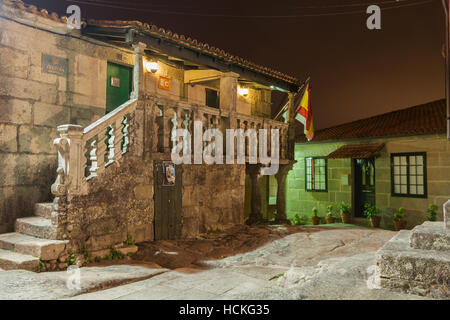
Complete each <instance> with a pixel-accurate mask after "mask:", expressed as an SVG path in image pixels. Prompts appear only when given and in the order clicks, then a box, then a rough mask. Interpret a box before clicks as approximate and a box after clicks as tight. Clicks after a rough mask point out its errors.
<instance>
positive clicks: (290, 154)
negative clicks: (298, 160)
mask: <svg viewBox="0 0 450 320" xmlns="http://www.w3.org/2000/svg"><path fill="white" fill-rule="evenodd" d="M288 95H289V106H288V112H287V114H288V121H287V122H288V124H289V127H288V139H287V158H288V159H289V160H294V149H295V127H294V116H295V105H294V93H292V92H289V94H288Z"/></svg>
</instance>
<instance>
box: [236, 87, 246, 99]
mask: <svg viewBox="0 0 450 320" xmlns="http://www.w3.org/2000/svg"><path fill="white" fill-rule="evenodd" d="M238 93H239V94H240V95H241V96H244V97H246V96H248V89H247V88H241V87H238Z"/></svg>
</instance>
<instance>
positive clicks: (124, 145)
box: [120, 115, 130, 154]
mask: <svg viewBox="0 0 450 320" xmlns="http://www.w3.org/2000/svg"><path fill="white" fill-rule="evenodd" d="M129 118H130V117H129V116H128V115H127V116H125V117H123V120H122V122H121V125H122V130H121V131H122V141H121V147H120V149H121V151H122V154H124V153H127V151H128V145H129V144H130V139H129V131H128V130H129V127H130V125H129V124H128V122H129Z"/></svg>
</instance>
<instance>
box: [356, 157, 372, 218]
mask: <svg viewBox="0 0 450 320" xmlns="http://www.w3.org/2000/svg"><path fill="white" fill-rule="evenodd" d="M353 165H354V170H355V183H354V186H355V193H354V194H355V210H354V213H355V217H365V216H364V205H365V204H366V203H368V204H370V205H373V206H374V205H375V158H367V159H353Z"/></svg>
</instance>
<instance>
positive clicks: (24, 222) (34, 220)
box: [15, 217, 56, 240]
mask: <svg viewBox="0 0 450 320" xmlns="http://www.w3.org/2000/svg"><path fill="white" fill-rule="evenodd" d="M15 231H16V232H18V233H23V234H26V235H29V236H33V237H37V238H41V239H51V240H56V229H55V227H54V226H52V222H51V220H49V219H45V218H42V217H27V218H20V219H17V220H16V228H15Z"/></svg>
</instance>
